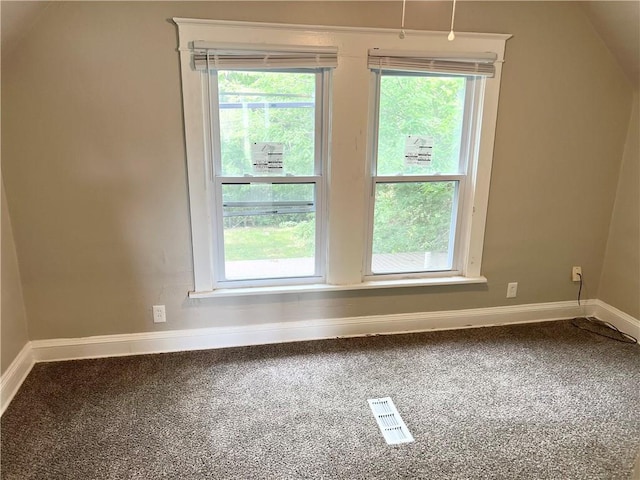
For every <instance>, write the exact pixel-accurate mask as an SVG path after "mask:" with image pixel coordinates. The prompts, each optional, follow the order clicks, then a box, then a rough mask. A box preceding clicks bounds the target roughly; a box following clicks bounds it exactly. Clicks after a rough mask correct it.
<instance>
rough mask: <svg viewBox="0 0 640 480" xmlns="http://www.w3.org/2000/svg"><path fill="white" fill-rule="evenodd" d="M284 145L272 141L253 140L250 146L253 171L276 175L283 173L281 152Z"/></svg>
mask: <svg viewBox="0 0 640 480" xmlns="http://www.w3.org/2000/svg"><path fill="white" fill-rule="evenodd" d="M283 152H284V145H283V144H282V143H273V142H254V144H253V145H252V146H251V163H253V173H255V174H258V175H260V174H262V175H265V174H268V175H278V174H282V173H283V171H284V170H283V165H282V154H283Z"/></svg>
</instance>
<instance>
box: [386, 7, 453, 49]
mask: <svg viewBox="0 0 640 480" xmlns="http://www.w3.org/2000/svg"><path fill="white" fill-rule="evenodd" d="M456 1H457V0H453V6H452V8H451V29H450V31H449V35H448V36H447V39H448V40H449V41H450V42H452V41H454V40H455V39H456V34H455V33H454V32H453V24H454V22H455V19H456ZM406 10H407V0H402V22H401V23H400V35H398V36H399V37H400V38H404V37H405V33H404V14H405V12H406Z"/></svg>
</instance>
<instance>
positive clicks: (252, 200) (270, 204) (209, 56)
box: [194, 45, 335, 287]
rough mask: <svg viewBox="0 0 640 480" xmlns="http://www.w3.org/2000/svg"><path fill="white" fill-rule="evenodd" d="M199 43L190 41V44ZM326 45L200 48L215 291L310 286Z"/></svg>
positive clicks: (320, 241)
mask: <svg viewBox="0 0 640 480" xmlns="http://www.w3.org/2000/svg"><path fill="white" fill-rule="evenodd" d="M197 47H198V46H197V45H196V48H197ZM334 59H335V54H332V53H331V52H330V51H326V50H318V51H295V50H292V49H286V50H277V49H273V48H272V49H265V50H259V51H247V50H234V49H233V48H221V47H219V46H218V47H216V48H203V49H202V51H200V52H199V53H196V55H195V57H194V63H195V66H196V68H198V69H201V70H202V71H203V81H204V82H206V88H205V89H204V91H205V92H206V96H207V99H206V104H207V105H208V106H209V108H208V111H207V112H205V114H206V115H207V119H206V121H205V124H207V126H208V129H207V130H208V131H209V135H206V138H207V139H208V141H207V142H206V143H207V145H205V149H206V150H207V151H208V152H209V154H208V155H207V156H208V157H209V158H210V160H211V161H210V162H209V165H210V166H211V181H212V189H211V194H212V196H213V199H212V200H213V201H212V202H211V205H212V212H211V219H212V224H213V228H212V230H213V235H212V261H213V275H214V284H215V285H217V286H218V287H224V286H245V285H277V284H283V283H287V284H292V283H319V282H322V281H323V279H324V269H325V267H324V266H325V253H324V252H325V234H324V231H325V228H324V225H325V215H326V212H325V193H326V192H325V190H326V187H325V170H326V158H327V152H326V149H327V141H326V131H327V114H328V112H327V110H328V85H329V68H328V67H330V66H331V65H332V64H333V62H334Z"/></svg>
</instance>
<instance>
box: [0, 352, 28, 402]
mask: <svg viewBox="0 0 640 480" xmlns="http://www.w3.org/2000/svg"><path fill="white" fill-rule="evenodd" d="M34 364H35V360H34V358H33V352H32V350H31V342H27V343H26V344H25V346H24V347H23V348H22V350H20V353H18V355H17V356H16V358H15V359H14V360H13V362H11V365H9V368H7V370H6V371H5V372H4V373H3V374H2V379H0V415H2V414H3V413H4V411H5V410H6V409H7V407H8V406H9V404H10V403H11V400H13V397H14V396H15V394H16V393H18V390H19V389H20V386H21V385H22V382H24V380H25V378H27V375H29V372H30V371H31V369H32V368H33V365H34Z"/></svg>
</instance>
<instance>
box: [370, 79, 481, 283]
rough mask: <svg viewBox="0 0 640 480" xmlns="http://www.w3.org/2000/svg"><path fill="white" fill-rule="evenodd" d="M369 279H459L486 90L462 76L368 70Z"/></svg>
mask: <svg viewBox="0 0 640 480" xmlns="http://www.w3.org/2000/svg"><path fill="white" fill-rule="evenodd" d="M372 75H374V78H375V82H374V85H375V92H374V98H375V102H376V103H375V108H374V113H375V123H374V135H373V136H374V139H373V141H374V142H375V148H374V149H373V152H374V154H373V156H372V159H371V161H372V166H371V170H372V177H373V187H372V197H371V201H370V212H369V217H370V222H369V224H370V227H369V237H368V249H367V256H366V259H365V271H366V276H368V277H370V278H371V277H376V276H381V275H386V276H389V277H390V278H393V275H396V276H398V275H399V276H421V275H425V274H436V273H438V272H440V274H446V275H453V274H459V273H460V272H461V271H462V270H463V268H464V266H463V265H462V263H463V258H462V257H463V250H464V248H463V245H462V241H461V237H462V233H463V230H464V228H463V227H464V225H461V224H460V221H461V219H462V218H467V219H469V221H470V216H469V215H466V217H465V216H464V215H463V206H464V199H465V188H467V184H468V172H469V171H470V167H471V165H470V160H471V154H472V148H471V145H470V143H471V140H472V138H473V133H474V132H473V131H472V129H473V128H474V125H476V122H474V121H473V118H472V116H473V112H474V111H475V109H474V107H475V103H474V102H476V101H477V99H478V98H479V96H478V95H477V89H478V88H479V86H482V85H483V83H482V82H483V80H482V79H481V78H476V77H474V76H463V75H443V74H429V73H423V72H419V73H416V72H401V71H384V70H383V71H380V70H377V71H376V70H373V72H372Z"/></svg>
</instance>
